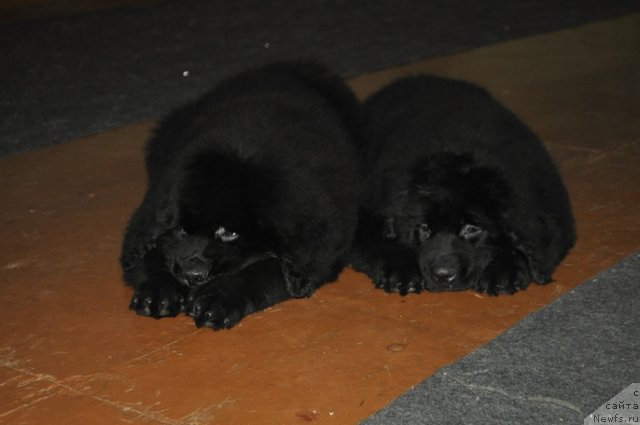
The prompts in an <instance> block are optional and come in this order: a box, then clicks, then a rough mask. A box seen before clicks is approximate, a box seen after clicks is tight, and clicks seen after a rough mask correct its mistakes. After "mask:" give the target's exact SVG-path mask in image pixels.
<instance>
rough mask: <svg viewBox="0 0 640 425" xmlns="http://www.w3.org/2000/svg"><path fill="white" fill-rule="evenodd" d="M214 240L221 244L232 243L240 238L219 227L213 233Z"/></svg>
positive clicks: (234, 233) (236, 234)
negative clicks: (219, 241)
mask: <svg viewBox="0 0 640 425" xmlns="http://www.w3.org/2000/svg"><path fill="white" fill-rule="evenodd" d="M215 236H216V239H220V240H221V241H222V242H233V241H235V240H236V239H238V238H239V237H240V235H239V234H238V233H236V232H231V231H229V230H227V229H225V228H224V227H222V226H220V227H218V228H217V229H216V232H215Z"/></svg>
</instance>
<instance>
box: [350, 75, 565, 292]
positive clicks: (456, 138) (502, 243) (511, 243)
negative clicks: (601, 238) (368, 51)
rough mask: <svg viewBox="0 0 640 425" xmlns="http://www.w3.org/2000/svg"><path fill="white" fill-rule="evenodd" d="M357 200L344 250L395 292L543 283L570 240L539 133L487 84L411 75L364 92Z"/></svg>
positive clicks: (558, 186) (556, 179)
mask: <svg viewBox="0 0 640 425" xmlns="http://www.w3.org/2000/svg"><path fill="white" fill-rule="evenodd" d="M364 110H365V125H366V128H367V130H366V131H367V132H368V140H369V146H368V148H367V155H366V156H367V159H366V166H367V168H368V172H369V174H368V177H367V195H366V198H365V199H366V201H365V202H364V203H363V207H362V208H361V220H360V224H359V226H358V231H357V235H356V240H355V243H354V249H353V251H352V258H351V261H352V263H353V265H354V267H355V268H356V269H358V270H361V271H363V272H365V273H367V274H369V276H370V277H371V278H372V279H373V281H374V282H375V284H376V285H377V286H378V287H382V288H384V289H385V290H387V291H389V292H395V291H399V292H400V293H401V294H406V293H408V292H420V291H421V290H423V289H426V290H429V291H450V290H463V289H475V290H477V291H481V292H487V293H489V294H493V295H497V294H500V293H514V292H516V291H518V290H521V289H524V288H526V287H527V286H528V285H529V283H530V282H532V281H534V282H537V283H541V284H544V283H548V282H550V281H551V277H552V273H553V271H554V269H555V268H556V266H557V265H558V263H559V262H560V261H561V260H562V259H563V258H564V257H565V255H566V254H567V252H568V251H569V249H570V248H571V247H572V246H573V245H574V243H575V238H576V235H575V231H574V219H573V215H572V212H571V205H570V202H569V197H568V195H567V191H566V189H565V187H564V185H563V183H562V180H561V178H560V176H559V174H558V171H557V170H556V167H555V166H554V164H553V162H552V161H551V158H550V157H549V155H548V153H547V152H546V150H545V148H544V147H543V145H542V144H541V143H540V141H539V140H538V138H537V137H536V136H535V135H534V134H533V133H532V132H531V131H530V130H529V129H528V128H527V127H526V126H525V125H524V124H523V123H522V122H521V121H520V120H519V119H518V118H517V117H516V116H515V115H514V114H513V113H511V112H510V111H508V110H507V109H506V108H505V107H503V106H502V105H500V104H499V103H498V102H497V101H496V100H494V99H493V98H492V97H491V96H490V95H489V94H488V93H487V92H486V91H485V90H484V89H482V88H479V87H477V86H474V85H472V84H469V83H465V82H462V81H456V80H450V79H444V78H438V77H431V76H414V77H408V78H405V79H402V80H399V81H397V82H395V83H392V84H391V85H390V86H388V87H386V88H383V89H382V90H381V91H380V92H378V93H376V94H374V95H373V96H371V97H370V98H369V99H368V100H367V101H366V102H365V103H364Z"/></svg>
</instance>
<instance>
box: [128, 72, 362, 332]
mask: <svg viewBox="0 0 640 425" xmlns="http://www.w3.org/2000/svg"><path fill="white" fill-rule="evenodd" d="M359 107H360V105H359V104H358V101H357V100H356V98H355V96H354V95H353V94H352V92H351V91H350V90H349V89H348V88H347V87H346V85H345V84H344V83H343V82H342V80H340V79H339V78H338V77H336V76H334V75H332V74H330V73H328V72H327V71H326V70H325V69H324V67H322V66H320V65H318V64H314V63H306V62H300V63H278V64H272V65H269V66H265V67H262V68H259V69H254V70H250V71H247V72H244V73H241V74H239V75H237V76H234V77H232V78H230V79H227V80H225V81H223V82H221V83H220V84H219V85H217V86H216V87H215V88H214V89H213V90H212V91H211V92H209V93H207V94H206V95H204V96H203V97H202V98H200V99H198V100H196V101H195V102H193V103H191V104H189V105H187V106H185V107H183V108H182V109H179V110H177V111H176V112H175V113H173V114H171V115H170V116H168V117H167V118H166V119H165V120H163V121H162V122H161V123H160V124H159V126H158V128H157V130H156V131H155V134H154V136H153V137H152V138H151V140H150V141H149V143H148V146H147V157H146V166H147V170H148V187H147V192H146V194H145V196H144V199H143V201H142V203H141V205H140V206H139V207H138V209H137V210H136V211H135V213H134V215H133V217H132V218H131V221H130V223H129V225H128V227H127V229H126V232H125V237H124V242H123V248H122V256H121V264H122V268H123V270H124V280H125V281H126V282H127V283H128V284H130V285H132V286H133V287H134V288H135V293H134V295H133V298H132V301H131V308H132V309H133V310H135V311H136V312H138V313H139V314H142V315H146V316H152V317H156V318H158V317H164V316H175V315H176V314H178V313H180V312H182V311H185V312H187V313H188V314H191V315H192V316H193V317H194V320H195V322H196V324H197V325H198V326H209V327H213V328H216V329H217V328H222V327H226V328H228V327H231V326H233V325H234V324H235V323H237V322H238V321H239V320H240V319H241V318H242V317H244V316H245V315H247V314H249V313H252V312H254V311H257V310H260V309H264V308H266V307H268V306H270V305H273V304H275V303H277V302H280V301H283V300H285V299H287V298H290V297H301V296H308V295H310V294H311V293H313V291H314V290H315V289H316V288H318V287H319V286H320V285H322V284H323V283H325V282H328V281H332V280H335V279H336V277H337V275H338V273H339V271H340V270H341V268H342V266H343V263H344V261H345V258H344V257H345V254H346V252H347V251H348V248H349V247H350V246H351V243H352V239H353V235H354V232H355V228H356V222H357V202H358V196H359V188H360V183H361V182H360V180H359V179H360V175H359V173H358V161H359V156H358V154H357V151H358V144H359V143H361V140H360V139H361V136H360V128H361V122H360V121H359V116H360V109H359Z"/></svg>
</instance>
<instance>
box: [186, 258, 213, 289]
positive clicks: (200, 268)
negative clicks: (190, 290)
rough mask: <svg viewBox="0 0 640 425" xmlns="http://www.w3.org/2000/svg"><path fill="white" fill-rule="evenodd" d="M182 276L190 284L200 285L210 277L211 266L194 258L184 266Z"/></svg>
mask: <svg viewBox="0 0 640 425" xmlns="http://www.w3.org/2000/svg"><path fill="white" fill-rule="evenodd" d="M182 276H183V277H184V280H186V281H187V284H188V285H189V286H200V285H202V284H203V283H205V282H206V281H207V279H208V277H209V266H208V265H207V264H206V263H205V262H203V261H201V260H198V259H192V260H190V261H189V262H188V263H187V264H185V265H183V267H182Z"/></svg>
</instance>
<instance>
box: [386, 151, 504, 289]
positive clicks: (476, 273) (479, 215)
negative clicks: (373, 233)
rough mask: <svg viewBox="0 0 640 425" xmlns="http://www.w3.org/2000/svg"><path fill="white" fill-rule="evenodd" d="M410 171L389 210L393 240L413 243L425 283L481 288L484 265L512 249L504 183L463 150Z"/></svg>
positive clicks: (430, 287)
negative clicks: (406, 185)
mask: <svg viewBox="0 0 640 425" xmlns="http://www.w3.org/2000/svg"><path fill="white" fill-rule="evenodd" d="M413 177H414V179H413V182H412V184H411V187H410V189H409V190H408V191H407V192H405V193H403V194H402V195H401V199H402V200H401V202H400V203H399V204H400V205H401V207H400V208H396V209H395V211H393V212H391V213H392V214H393V215H392V217H393V227H394V228H393V232H391V233H392V234H393V237H394V238H395V240H396V242H399V243H401V244H403V245H406V246H410V247H413V248H414V249H415V253H416V256H417V260H418V264H419V266H420V271H421V273H422V277H423V279H424V285H425V289H427V290H430V291H436V292H438V291H457V290H464V289H481V288H480V285H481V279H482V276H483V274H484V272H485V270H486V269H487V268H488V267H489V266H490V265H491V264H493V263H494V262H495V261H496V259H498V258H502V257H504V256H508V255H511V254H512V253H513V251H514V249H515V247H514V244H513V241H512V237H511V235H510V234H509V229H508V228H507V227H506V226H505V225H504V224H505V219H504V214H505V212H506V209H507V208H506V206H507V204H508V202H509V200H510V197H511V196H512V195H511V193H510V191H509V188H508V187H507V186H506V185H505V184H504V182H503V180H502V179H501V178H500V176H499V174H498V172H497V171H495V170H493V169H492V168H490V167H483V166H476V165H475V162H474V161H473V159H472V158H471V157H469V156H466V155H454V154H441V155H437V156H434V157H432V158H430V159H429V160H428V161H427V162H426V163H424V164H423V165H421V166H420V167H419V168H417V169H416V172H415V173H414V175H413ZM385 234H387V235H388V234H389V231H388V229H386V231H385Z"/></svg>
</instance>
